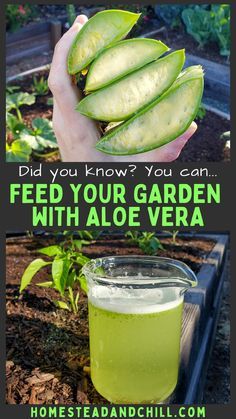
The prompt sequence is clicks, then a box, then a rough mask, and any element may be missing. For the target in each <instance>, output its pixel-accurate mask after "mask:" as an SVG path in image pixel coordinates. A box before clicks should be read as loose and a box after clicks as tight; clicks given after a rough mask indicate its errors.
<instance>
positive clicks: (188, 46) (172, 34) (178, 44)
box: [155, 26, 229, 65]
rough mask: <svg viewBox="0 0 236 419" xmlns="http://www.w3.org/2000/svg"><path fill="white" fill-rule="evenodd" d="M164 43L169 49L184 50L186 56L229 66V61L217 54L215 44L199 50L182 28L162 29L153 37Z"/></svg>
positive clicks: (217, 49) (217, 48)
mask: <svg viewBox="0 0 236 419" xmlns="http://www.w3.org/2000/svg"><path fill="white" fill-rule="evenodd" d="M155 38H156V39H160V40H161V41H162V42H164V43H166V44H167V45H168V46H170V47H171V49H173V50H175V49H183V48H184V49H185V51H186V53H187V54H191V55H197V56H199V57H202V58H205V59H207V60H211V61H215V62H217V63H220V64H226V65H228V64H229V61H228V60H227V59H226V58H225V57H222V56H221V55H220V54H219V47H218V45H217V44H216V43H213V42H212V43H210V44H208V45H207V46H206V47H205V48H199V46H198V43H197V42H196V41H195V39H194V38H192V36H190V35H189V34H188V33H186V32H185V29H184V26H180V27H178V28H176V29H171V28H169V27H164V30H163V31H162V32H160V35H159V36H155Z"/></svg>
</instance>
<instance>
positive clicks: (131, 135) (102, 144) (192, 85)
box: [96, 66, 204, 155]
mask: <svg viewBox="0 0 236 419" xmlns="http://www.w3.org/2000/svg"><path fill="white" fill-rule="evenodd" d="M203 86H204V81H203V70H202V68H201V67H200V66H195V67H191V68H190V69H187V70H186V71H184V72H183V73H182V75H181V76H180V77H179V78H178V79H177V80H176V81H175V83H174V84H173V85H172V86H171V88H170V89H169V90H168V91H167V92H166V93H165V94H164V95H163V96H161V97H160V98H158V99H157V100H155V101H154V102H153V103H151V104H150V105H149V106H147V107H146V108H145V109H143V110H142V111H141V112H139V113H138V114H136V115H135V116H133V118H131V119H130V120H128V121H126V122H124V123H123V124H121V125H119V126H118V127H117V128H115V129H114V130H113V131H111V132H110V133H109V132H108V134H107V135H105V136H104V137H103V138H101V140H100V141H99V142H98V143H97V145H96V148H97V149H98V150H100V151H103V152H104V153H107V154H114V155H132V154H138V153H143V152H146V151H150V150H153V149H155V148H158V147H161V146H163V145H164V144H167V143H169V142H170V141H173V140H175V139H176V138H177V137H179V136H180V135H181V134H183V133H184V132H185V131H186V130H187V128H188V127H189V126H190V124H191V122H192V121H193V120H194V118H195V116H196V114H197V111H198V108H199V105H200V103H201V99H202V93H203Z"/></svg>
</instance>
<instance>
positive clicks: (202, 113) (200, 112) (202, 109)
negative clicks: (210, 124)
mask: <svg viewBox="0 0 236 419" xmlns="http://www.w3.org/2000/svg"><path fill="white" fill-rule="evenodd" d="M205 116H206V108H205V106H204V105H203V103H201V105H200V106H199V108H198V111H197V115H196V119H199V120H200V121H202V120H203V119H204V118H205Z"/></svg>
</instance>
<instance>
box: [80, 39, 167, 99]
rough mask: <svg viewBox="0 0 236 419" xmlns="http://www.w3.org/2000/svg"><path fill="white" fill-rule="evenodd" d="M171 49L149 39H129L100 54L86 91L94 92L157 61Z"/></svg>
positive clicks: (89, 77)
mask: <svg viewBox="0 0 236 419" xmlns="http://www.w3.org/2000/svg"><path fill="white" fill-rule="evenodd" d="M168 50H169V48H168V47H167V46H166V45H165V44H163V43H162V42H161V41H156V40H155V39H148V38H138V39H127V40H125V41H120V42H118V43H117V44H115V45H113V46H112V47H109V48H106V49H105V50H104V51H102V52H101V54H99V56H98V57H97V58H96V60H95V61H94V62H93V63H92V64H91V67H90V69H89V72H88V75H87V80H86V86H85V90H86V92H92V91H93V90H97V89H101V88H102V87H104V86H107V85H108V84H111V83H112V82H114V81H116V80H118V79H120V78H122V77H124V76H125V75H127V74H129V73H131V72H132V71H134V70H137V69H138V68H141V67H143V66H144V65H145V64H148V63H150V62H151V61H154V60H156V59H157V58H159V57H160V56H161V55H163V54H164V53H165V52H166V51H168Z"/></svg>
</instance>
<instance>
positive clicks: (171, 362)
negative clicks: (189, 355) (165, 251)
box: [83, 256, 197, 404]
mask: <svg viewBox="0 0 236 419" xmlns="http://www.w3.org/2000/svg"><path fill="white" fill-rule="evenodd" d="M83 273H84V275H85V277H86V279H87V283H88V300H89V334H90V360H91V378H92V381H93V384H94V386H95V388H96V389H97V391H98V392H99V393H100V394H101V395H102V396H103V397H105V398H106V399H107V400H109V401H110V402H112V403H120V404H121V403H160V402H163V401H165V400H166V399H167V398H168V397H169V396H170V395H171V393H172V392H173V390H174V389H175V387H176V384H177V380H178V369H179V352H180V337H181V322H182V310H183V298H184V293H185V291H187V290H188V289H189V288H190V287H193V286H196V285H197V279H196V276H195V275H194V273H193V272H192V271H191V269H190V268H188V266H187V265H185V264H184V263H182V262H179V261H176V260H172V259H169V258H161V257H155V256H115V257H104V258H99V259H94V260H92V261H90V262H88V263H87V264H86V265H85V266H84V268H83Z"/></svg>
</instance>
